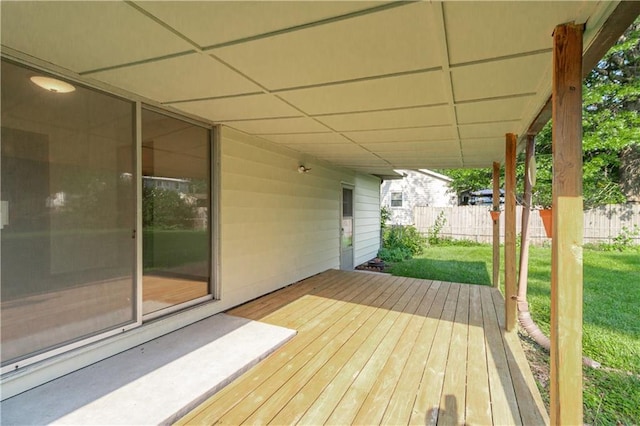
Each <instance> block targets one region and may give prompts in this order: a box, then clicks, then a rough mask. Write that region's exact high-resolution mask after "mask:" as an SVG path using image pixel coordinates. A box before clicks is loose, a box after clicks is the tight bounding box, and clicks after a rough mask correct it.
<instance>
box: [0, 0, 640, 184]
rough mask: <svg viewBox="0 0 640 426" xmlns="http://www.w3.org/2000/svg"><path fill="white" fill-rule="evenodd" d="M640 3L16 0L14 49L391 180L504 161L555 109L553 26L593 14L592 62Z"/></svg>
mask: <svg viewBox="0 0 640 426" xmlns="http://www.w3.org/2000/svg"><path fill="white" fill-rule="evenodd" d="M629 3H631V4H629ZM633 3H634V2H628V3H625V2H622V3H618V2H595V1H571V2H562V1H554V2H429V3H413V2H392V3H380V2H3V3H2V45H3V52H4V53H5V54H8V55H10V56H16V57H18V58H26V59H28V60H32V61H34V62H38V61H40V62H42V61H45V62H49V63H50V64H47V65H48V66H49V68H50V65H51V64H54V65H55V67H56V68H58V69H60V70H65V72H66V71H71V72H72V74H76V75H77V76H79V77H81V79H82V80H84V81H90V82H95V83H97V84H98V85H100V86H103V87H104V86H108V87H111V88H113V89H115V91H116V92H118V91H122V90H124V91H126V92H129V93H133V94H135V95H137V97H139V98H140V99H142V100H146V101H148V102H150V103H155V104H162V105H164V106H166V107H169V108H171V109H174V110H175V111H179V112H183V113H187V114H189V115H192V116H196V117H201V118H204V119H207V120H210V121H213V122H215V123H222V124H224V125H226V126H229V127H232V128H235V129H238V130H240V131H243V132H246V133H249V134H251V135H255V136H258V137H261V138H264V139H267V140H269V141H271V142H274V143H276V144H280V145H283V146H286V147H288V148H290V149H293V150H295V151H298V152H300V153H301V160H307V159H311V158H317V159H321V160H325V161H328V162H330V163H332V164H336V165H339V166H343V167H346V168H350V169H354V170H357V171H361V172H365V173H372V174H376V175H381V176H384V175H393V174H394V172H393V170H394V169H419V168H461V167H465V168H475V167H491V165H492V163H493V162H503V160H504V155H505V148H504V147H505V142H504V138H505V134H506V133H514V134H518V135H525V134H526V133H527V132H528V131H529V130H530V126H531V125H532V123H534V125H535V124H536V123H538V125H539V124H540V123H542V124H544V123H543V121H546V119H545V113H544V108H545V105H546V108H547V110H548V111H550V108H549V103H548V101H549V98H550V95H551V73H552V60H551V59H552V37H551V35H552V32H553V30H554V27H555V26H556V25H558V24H560V23H565V22H571V21H574V22H575V23H587V25H586V30H585V33H584V54H585V68H588V69H590V67H591V66H593V65H594V64H595V62H596V61H597V60H599V59H600V58H601V57H602V55H603V54H604V52H606V49H607V48H608V47H609V46H610V45H611V44H612V43H613V42H614V41H615V38H616V37H617V36H618V35H619V34H620V33H621V32H622V31H623V30H624V28H626V26H627V25H628V22H631V21H632V20H633V17H634V16H635V15H637V9H638V7H637V5H634V4H633ZM627 21H628V22H627ZM34 58H38V59H35V60H34ZM588 62H590V64H589V63H588ZM54 69H55V68H54ZM588 69H587V71H588ZM541 111H543V114H542V115H541V119H539V120H538V121H536V117H538V116H539V114H540V113H541ZM548 116H549V115H548V114H547V115H546V118H548Z"/></svg>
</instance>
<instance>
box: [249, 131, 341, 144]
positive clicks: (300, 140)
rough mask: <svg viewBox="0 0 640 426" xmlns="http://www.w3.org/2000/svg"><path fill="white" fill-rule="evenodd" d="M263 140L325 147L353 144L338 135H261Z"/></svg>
mask: <svg viewBox="0 0 640 426" xmlns="http://www.w3.org/2000/svg"><path fill="white" fill-rule="evenodd" d="M261 137H262V138H264V139H268V140H270V141H272V142H275V143H279V144H285V145H290V144H305V145H308V144H314V145H326V144H336V143H343V144H344V143H348V144H353V143H352V142H351V141H350V140H348V139H347V138H345V137H344V136H342V135H340V134H338V133H301V134H288V135H262V136H261Z"/></svg>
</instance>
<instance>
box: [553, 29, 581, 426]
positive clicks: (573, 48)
mask: <svg viewBox="0 0 640 426" xmlns="http://www.w3.org/2000/svg"><path fill="white" fill-rule="evenodd" d="M582 32H583V26H582V25H574V24H563V25H559V26H557V27H556V29H555V31H554V33H553V92H552V93H553V95H552V96H553V97H552V99H553V101H552V104H553V108H552V119H553V133H552V139H553V142H552V143H553V207H552V208H553V237H552V245H551V353H550V355H551V385H550V394H551V395H550V406H551V413H550V414H551V423H552V424H559V425H560V424H562V425H565V424H582V421H583V419H582V416H583V413H582V237H583V210H582Z"/></svg>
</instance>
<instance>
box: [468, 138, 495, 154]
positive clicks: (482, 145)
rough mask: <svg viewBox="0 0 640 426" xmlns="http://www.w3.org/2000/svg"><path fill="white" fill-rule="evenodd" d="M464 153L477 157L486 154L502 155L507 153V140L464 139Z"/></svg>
mask: <svg viewBox="0 0 640 426" xmlns="http://www.w3.org/2000/svg"><path fill="white" fill-rule="evenodd" d="M461 145H462V152H463V153H464V154H465V156H467V157H468V156H469V155H474V156H475V155H476V154H479V153H482V152H483V151H484V152H500V153H501V154H502V155H503V154H504V151H505V138H487V139H463V140H462V142H461Z"/></svg>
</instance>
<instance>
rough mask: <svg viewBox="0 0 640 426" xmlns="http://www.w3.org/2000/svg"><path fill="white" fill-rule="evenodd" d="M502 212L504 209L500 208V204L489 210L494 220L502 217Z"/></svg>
mask: <svg viewBox="0 0 640 426" xmlns="http://www.w3.org/2000/svg"><path fill="white" fill-rule="evenodd" d="M500 213H502V210H500V206H499V205H498V206H492V207H491V209H490V210H489V214H490V215H491V220H493V221H494V222H497V221H498V219H499V218H500Z"/></svg>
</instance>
